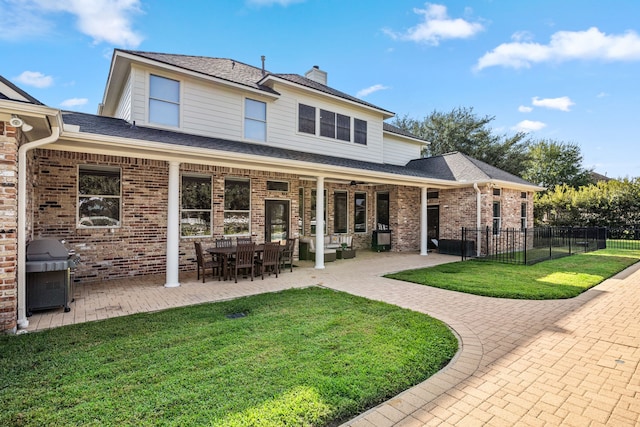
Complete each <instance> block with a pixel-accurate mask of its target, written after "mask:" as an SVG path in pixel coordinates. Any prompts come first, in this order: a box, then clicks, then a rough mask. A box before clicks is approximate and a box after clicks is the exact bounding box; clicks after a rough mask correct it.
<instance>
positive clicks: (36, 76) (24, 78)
mask: <svg viewBox="0 0 640 427" xmlns="http://www.w3.org/2000/svg"><path fill="white" fill-rule="evenodd" d="M13 80H15V81H16V82H18V83H22V84H24V85H27V86H33V87H37V88H41V89H42V88H45V87H49V86H51V85H52V84H53V77H51V76H45V75H44V74H42V73H41V72H39V71H23V72H22V74H20V75H19V76H18V77H14V78H13Z"/></svg>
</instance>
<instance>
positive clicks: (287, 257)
mask: <svg viewBox="0 0 640 427" xmlns="http://www.w3.org/2000/svg"><path fill="white" fill-rule="evenodd" d="M295 249H296V239H287V244H286V247H285V248H284V250H283V251H282V252H280V264H281V265H280V266H281V268H282V270H284V268H285V266H286V265H287V263H288V264H289V267H290V269H291V271H293V252H294V251H295Z"/></svg>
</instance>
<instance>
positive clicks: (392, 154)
mask: <svg viewBox="0 0 640 427" xmlns="http://www.w3.org/2000/svg"><path fill="white" fill-rule="evenodd" d="M420 149H421V145H420V144H417V143H411V142H408V141H403V140H402V139H401V138H395V137H393V136H391V135H389V134H386V135H385V137H384V163H388V164H390V165H399V166H404V165H406V164H407V163H408V162H409V160H413V159H419V158H420Z"/></svg>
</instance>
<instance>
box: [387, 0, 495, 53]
mask: <svg viewBox="0 0 640 427" xmlns="http://www.w3.org/2000/svg"><path fill="white" fill-rule="evenodd" d="M425 7H426V8H425V9H418V8H415V9H413V12H414V13H416V14H417V15H422V16H423V17H424V22H421V23H420V24H418V25H416V26H415V27H411V28H409V29H408V30H407V31H406V32H404V33H397V32H394V31H392V30H388V29H385V30H383V31H384V32H385V33H386V34H387V35H389V36H390V37H391V38H393V39H394V40H409V41H414V42H418V43H426V44H430V45H433V46H437V45H438V44H440V41H441V40H446V39H466V38H469V37H473V36H474V35H476V34H477V33H479V32H480V31H483V30H484V27H483V26H482V24H480V23H477V22H469V21H466V20H464V19H461V18H457V19H451V18H449V16H448V15H447V7H446V6H444V5H440V4H430V3H426V4H425Z"/></svg>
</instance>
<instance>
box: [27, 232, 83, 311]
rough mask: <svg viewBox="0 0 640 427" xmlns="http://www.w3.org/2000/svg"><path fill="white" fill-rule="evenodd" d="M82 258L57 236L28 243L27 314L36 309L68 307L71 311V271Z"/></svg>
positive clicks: (66, 308) (65, 308) (65, 309)
mask: <svg viewBox="0 0 640 427" xmlns="http://www.w3.org/2000/svg"><path fill="white" fill-rule="evenodd" d="M77 263H78V258H77V257H76V256H75V255H74V254H72V253H70V252H69V251H68V250H67V248H66V247H65V246H64V244H63V243H62V242H60V241H59V240H56V239H37V240H33V241H31V242H30V243H29V244H28V245H27V262H26V265H25V267H26V268H25V272H26V276H27V299H26V303H27V316H31V314H32V312H33V311H36V310H46V309H49V308H57V307H64V311H65V313H66V312H68V311H69V310H71V309H70V308H69V302H70V300H71V299H72V298H73V291H72V289H71V270H72V269H74V268H75V267H76V265H77Z"/></svg>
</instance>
